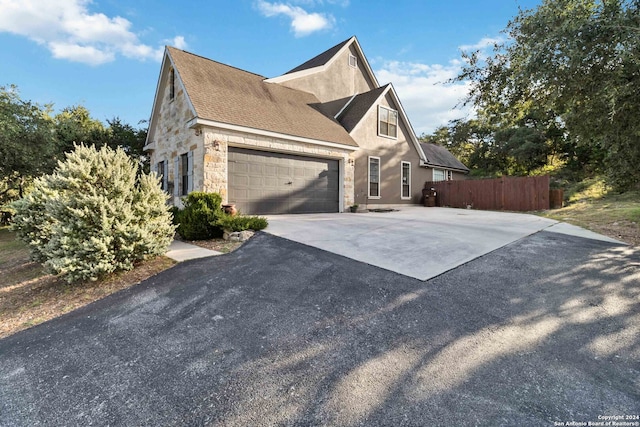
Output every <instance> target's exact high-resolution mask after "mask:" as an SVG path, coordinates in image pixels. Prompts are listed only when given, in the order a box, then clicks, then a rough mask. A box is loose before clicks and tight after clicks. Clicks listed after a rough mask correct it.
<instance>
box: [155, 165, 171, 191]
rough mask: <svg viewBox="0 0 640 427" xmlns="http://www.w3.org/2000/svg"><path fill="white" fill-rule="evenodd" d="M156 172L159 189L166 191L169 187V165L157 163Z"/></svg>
mask: <svg viewBox="0 0 640 427" xmlns="http://www.w3.org/2000/svg"><path fill="white" fill-rule="evenodd" d="M156 172H157V174H158V178H160V188H161V189H162V190H163V191H167V189H168V187H169V182H168V179H169V176H168V175H169V163H168V162H167V161H164V160H163V161H161V162H158V166H157V169H156Z"/></svg>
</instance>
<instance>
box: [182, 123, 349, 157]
mask: <svg viewBox="0 0 640 427" xmlns="http://www.w3.org/2000/svg"><path fill="white" fill-rule="evenodd" d="M196 126H210V127H214V128H219V129H226V130H233V131H238V132H245V133H251V134H254V135H261V136H267V137H271V138H281V139H286V140H290V141H296V142H304V143H307V144H314V145H321V146H325V147H333V148H341V149H344V150H349V151H357V150H359V149H360V147H359V146H358V145H357V143H356V142H355V141H353V143H354V144H355V145H348V144H343V143H340V142H335V141H327V140H321V139H314V138H308V137H303V136H298V135H289V134H285V133H280V132H275V131H270V130H265V129H257V128H251V127H247V126H242V125H236V124H233V123H224V122H218V121H215V120H210V119H204V118H201V117H194V118H192V119H191V120H189V121H188V122H187V127H189V128H193V127H196Z"/></svg>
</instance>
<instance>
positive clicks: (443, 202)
mask: <svg viewBox="0 0 640 427" xmlns="http://www.w3.org/2000/svg"><path fill="white" fill-rule="evenodd" d="M425 188H435V190H436V192H437V194H438V195H437V197H436V200H437V205H438V206H448V207H452V208H468V207H471V208H473V209H483V210H507V211H537V210H543V209H549V176H548V175H545V176H527V177H504V176H503V177H502V178H496V179H480V180H463V181H431V182H426V183H425Z"/></svg>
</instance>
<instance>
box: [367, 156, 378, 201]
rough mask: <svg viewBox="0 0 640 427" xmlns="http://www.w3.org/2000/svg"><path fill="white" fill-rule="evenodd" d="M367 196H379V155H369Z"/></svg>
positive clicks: (373, 197)
mask: <svg viewBox="0 0 640 427" xmlns="http://www.w3.org/2000/svg"><path fill="white" fill-rule="evenodd" d="M369 198H371V199H379V198H380V157H369Z"/></svg>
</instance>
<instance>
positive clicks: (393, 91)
mask: <svg viewBox="0 0 640 427" xmlns="http://www.w3.org/2000/svg"><path fill="white" fill-rule="evenodd" d="M389 86H390V88H391V96H392V97H393V101H394V103H395V104H396V107H398V113H400V115H401V116H402V121H403V122H404V123H405V124H406V126H407V130H408V131H409V138H410V139H411V142H413V145H414V146H415V148H416V150H417V151H418V155H419V156H420V158H421V159H423V160H424V161H425V162H428V159H427V156H426V154H424V150H423V149H422V146H421V145H420V141H418V138H417V137H416V132H415V131H414V130H413V126H411V122H410V121H409V117H408V116H407V113H406V112H405V111H404V108H403V107H402V103H401V102H400V98H398V94H397V93H396V89H395V88H394V87H393V83H389Z"/></svg>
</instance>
